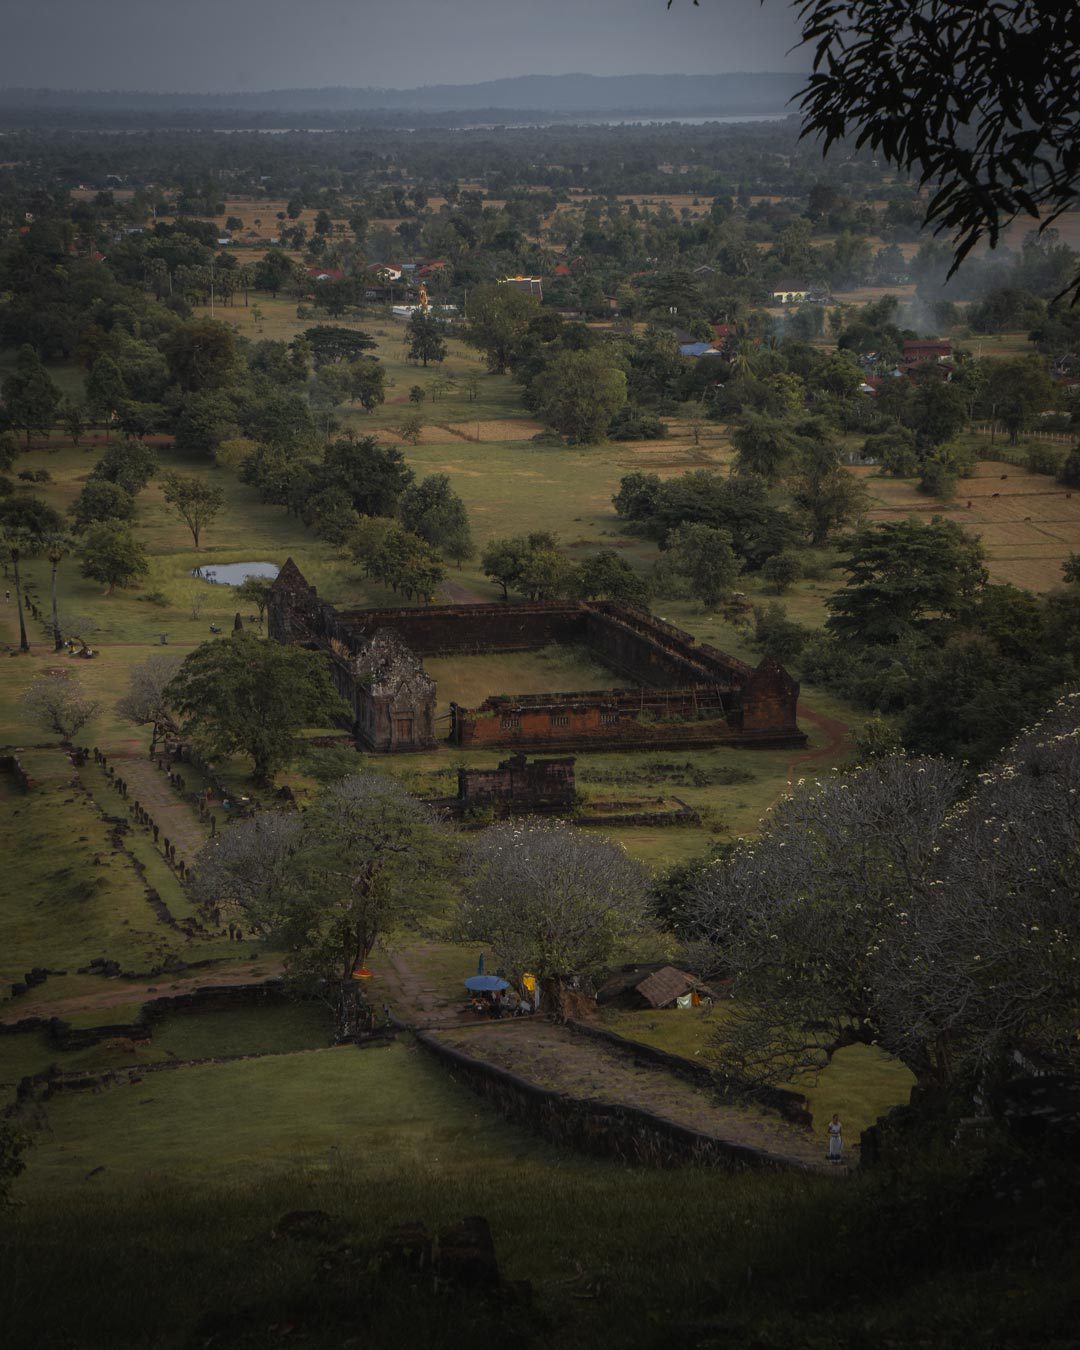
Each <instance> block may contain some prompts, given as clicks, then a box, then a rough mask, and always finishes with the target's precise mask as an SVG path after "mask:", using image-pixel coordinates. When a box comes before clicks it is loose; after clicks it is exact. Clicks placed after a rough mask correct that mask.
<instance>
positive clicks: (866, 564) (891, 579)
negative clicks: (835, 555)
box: [825, 516, 986, 643]
mask: <svg viewBox="0 0 1080 1350" xmlns="http://www.w3.org/2000/svg"><path fill="white" fill-rule="evenodd" d="M982 557H983V554H982V548H981V546H980V544H979V542H978V540H975V539H971V538H969V537H968V536H967V535H966V534H965V533H964V531H963V530H962V529H961V528H960V527H959V526H958V525H955V524H954V523H953V522H952V521H948V520H942V519H941V518H940V517H939V516H935V517H934V518H933V519H932V520H931V521H930V523H929V524H927V525H923V524H920V522H919V521H917V520H915V519H911V520H896V521H885V522H883V523H881V524H875V525H869V526H867V527H866V528H864V529H862V530H859V531H857V532H856V533H855V534H854V535H852V537H851V540H850V544H849V546H848V548H847V556H846V557H845V558H844V559H843V562H842V565H843V567H844V570H845V571H846V572H847V574H848V579H847V583H846V584H845V586H844V588H843V590H840V591H837V592H835V593H834V594H833V595H831V596H830V597H829V598H828V600H826V602H825V603H826V606H827V607H828V609H829V611H830V616H829V619H828V621H827V627H828V628H830V629H831V630H832V631H833V632H834V633H836V634H838V635H839V636H841V637H850V638H855V639H857V640H858V641H860V642H880V643H891V642H896V641H898V640H899V639H900V638H902V637H904V636H906V635H907V634H909V633H911V631H912V630H913V629H914V628H915V627H916V626H917V625H918V624H919V623H920V621H922V620H924V619H927V618H933V617H940V616H945V617H949V616H953V615H955V614H956V613H957V612H958V611H959V610H960V609H961V608H962V607H963V606H964V605H965V604H966V603H967V602H968V601H970V599H971V598H972V597H973V596H974V595H975V594H976V592H977V591H978V590H979V588H980V587H981V586H983V585H984V584H985V583H986V571H985V569H984V567H983V565H982Z"/></svg>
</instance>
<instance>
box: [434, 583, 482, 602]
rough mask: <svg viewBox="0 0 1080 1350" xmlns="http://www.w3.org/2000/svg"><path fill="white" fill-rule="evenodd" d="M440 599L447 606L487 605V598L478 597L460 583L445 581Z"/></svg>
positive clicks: (441, 587)
mask: <svg viewBox="0 0 1080 1350" xmlns="http://www.w3.org/2000/svg"><path fill="white" fill-rule="evenodd" d="M439 598H440V599H441V600H442V601H443V603H444V604H447V605H487V604H490V603H491V602H490V601H489V600H488V599H487V597H486V596H483V595H477V593H476V592H475V591H473V590H470V589H469V587H468V586H466V585H464V584H463V583H462V582H460V581H444V582H443V584H442V585H441V586H440V587H439Z"/></svg>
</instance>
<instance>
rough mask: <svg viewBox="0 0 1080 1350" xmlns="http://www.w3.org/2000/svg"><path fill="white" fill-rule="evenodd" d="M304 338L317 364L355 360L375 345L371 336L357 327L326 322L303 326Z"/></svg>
mask: <svg viewBox="0 0 1080 1350" xmlns="http://www.w3.org/2000/svg"><path fill="white" fill-rule="evenodd" d="M304 338H305V340H306V341H307V344H308V347H309V349H310V351H311V354H312V357H313V358H314V361H315V364H316V365H317V366H322V365H326V364H327V362H333V361H355V360H356V359H357V358H358V357H361V356H363V354H364V353H365V352H367V351H370V350H371V348H372V347H374V346H375V345H376V344H375V339H374V338H373V337H369V336H368V334H367V333H362V332H360V330H359V329H357V328H339V327H337V326H336V325H334V324H328V323H321V324H317V325H316V326H315V327H314V328H305V329H304Z"/></svg>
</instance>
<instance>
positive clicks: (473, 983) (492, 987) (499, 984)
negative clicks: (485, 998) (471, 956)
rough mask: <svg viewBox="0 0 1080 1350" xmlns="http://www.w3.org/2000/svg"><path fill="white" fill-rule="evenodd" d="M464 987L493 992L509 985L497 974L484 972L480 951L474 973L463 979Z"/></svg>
mask: <svg viewBox="0 0 1080 1350" xmlns="http://www.w3.org/2000/svg"><path fill="white" fill-rule="evenodd" d="M465 988H466V989H471V990H472V991H473V992H474V993H485V994H493V993H495V992H496V991H497V990H499V989H509V988H510V985H509V984H508V983H507V981H506V980H501V979H500V978H499V977H498V975H485V974H484V953H483V952H481V953H480V960H479V961H478V962H477V963H476V974H475V975H470V976H469V978H468V979H467V980H466V981H465Z"/></svg>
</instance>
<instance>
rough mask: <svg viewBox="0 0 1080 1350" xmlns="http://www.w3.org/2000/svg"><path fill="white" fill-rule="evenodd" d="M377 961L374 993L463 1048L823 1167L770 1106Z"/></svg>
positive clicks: (563, 1086) (567, 1087) (580, 1092)
mask: <svg viewBox="0 0 1080 1350" xmlns="http://www.w3.org/2000/svg"><path fill="white" fill-rule="evenodd" d="M379 967H380V977H379V980H378V983H377V985H376V986H374V987H373V988H372V997H373V999H376V1000H377V999H379V998H382V999H384V1000H385V1001H386V1002H387V1003H389V1005H390V1007H391V1009H392V1010H393V1011H394V1013H395V1014H396V1015H397V1016H398V1017H400V1018H401V1020H402V1021H405V1022H407V1023H409V1024H410V1025H411V1026H413V1027H414V1028H416V1029H418V1030H425V1031H432V1032H434V1033H435V1034H436V1035H437V1036H438V1038H439V1039H440V1040H443V1041H446V1042H447V1044H449V1045H452V1046H455V1047H456V1048H457V1049H460V1050H463V1051H464V1052H465V1053H466V1054H469V1055H473V1056H475V1057H476V1058H478V1059H484V1060H487V1061H488V1062H489V1063H491V1064H496V1065H498V1066H499V1067H500V1068H504V1069H508V1070H510V1072H512V1073H515V1074H517V1075H518V1076H519V1077H521V1078H525V1079H528V1080H529V1081H530V1082H533V1083H537V1084H539V1085H540V1086H542V1087H547V1088H554V1089H555V1090H556V1091H558V1092H565V1093H568V1094H569V1095H570V1096H573V1097H581V1098H588V1099H592V1100H600V1101H605V1102H614V1103H621V1104H623V1105H626V1106H635V1107H638V1108H639V1109H641V1110H645V1111H652V1112H653V1113H654V1114H656V1115H659V1116H664V1117H666V1118H667V1119H668V1120H674V1121H677V1122H678V1123H679V1124H681V1125H687V1126H689V1127H690V1128H691V1129H695V1130H701V1131H702V1132H703V1133H705V1134H711V1135H715V1136H716V1137H717V1138H720V1139H726V1140H730V1141H731V1142H733V1143H738V1144H746V1145H749V1146H751V1147H753V1148H761V1149H766V1150H768V1151H769V1152H770V1153H773V1154H775V1155H776V1156H777V1158H779V1159H780V1160H782V1161H783V1162H785V1163H790V1164H792V1165H795V1166H798V1167H803V1168H811V1169H814V1170H818V1169H820V1170H821V1171H825V1170H827V1169H826V1165H825V1164H824V1162H823V1160H822V1158H821V1148H820V1147H819V1144H818V1142H817V1140H815V1139H814V1137H813V1136H812V1135H809V1134H808V1133H807V1132H806V1131H804V1130H801V1129H798V1128H796V1127H795V1126H792V1125H788V1124H787V1123H786V1122H785V1121H783V1120H782V1119H781V1118H780V1117H779V1116H778V1115H776V1114H774V1113H773V1112H763V1111H761V1110H760V1109H759V1108H756V1107H737V1106H721V1105H718V1104H717V1103H716V1102H715V1101H713V1099H712V1098H711V1097H710V1096H709V1095H708V1093H706V1092H704V1091H702V1090H701V1089H700V1088H697V1087H695V1086H694V1085H693V1084H692V1083H689V1082H687V1081H685V1080H683V1079H681V1078H677V1077H676V1076H675V1075H674V1074H671V1073H669V1072H668V1071H667V1070H666V1069H662V1068H660V1067H659V1066H656V1065H651V1064H647V1063H640V1064H637V1063H635V1062H634V1061H633V1059H631V1058H630V1057H629V1056H627V1055H624V1054H621V1053H619V1052H617V1051H615V1050H610V1049H608V1047H606V1046H605V1045H604V1044H603V1043H602V1042H600V1041H597V1040H593V1039H591V1038H587V1037H585V1036H582V1035H579V1034H575V1033H574V1032H572V1031H570V1030H568V1029H567V1028H566V1027H563V1026H558V1025H557V1024H555V1023H553V1022H549V1021H548V1020H547V1018H545V1017H534V1018H521V1019H516V1018H515V1019H509V1020H506V1021H502V1022H494V1021H491V1020H489V1019H486V1018H483V1019H477V1018H476V1017H474V1016H473V1015H471V1014H470V1013H466V1012H463V1011H462V1005H461V1002H458V1001H456V1000H448V999H447V997H446V995H445V993H443V992H441V991H440V990H438V989H436V987H435V984H434V983H433V982H432V981H431V980H430V979H429V978H427V977H426V976H424V975H422V974H420V973H418V972H417V971H416V970H415V969H414V968H413V967H412V966H411V965H410V963H409V960H408V958H407V957H406V956H405V954H404V953H402V952H391V953H386V954H385V955H384V956H383V958H382V959H381V960H380V962H379Z"/></svg>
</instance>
